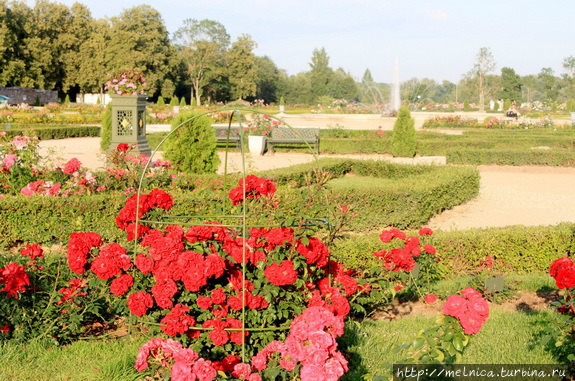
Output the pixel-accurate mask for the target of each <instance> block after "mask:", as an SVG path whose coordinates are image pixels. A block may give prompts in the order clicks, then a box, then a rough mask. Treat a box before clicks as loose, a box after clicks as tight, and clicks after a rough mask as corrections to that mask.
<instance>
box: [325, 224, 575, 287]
mask: <svg viewBox="0 0 575 381" xmlns="http://www.w3.org/2000/svg"><path fill="white" fill-rule="evenodd" d="M411 234H413V235H417V232H411ZM432 241H433V244H434V246H435V247H436V248H437V253H438V255H439V256H440V257H441V258H443V260H444V261H445V263H446V264H447V266H448V267H449V269H450V270H451V274H452V275H453V276H454V277H456V276H457V275H459V274H463V273H467V272H469V271H470V270H473V269H477V266H478V265H479V263H480V260H482V259H484V258H485V257H486V256H488V255H489V256H491V257H492V258H494V259H495V266H496V269H497V270H501V271H504V272H514V273H519V274H527V273H531V272H547V271H548V270H549V265H550V264H551V262H552V261H553V260H555V259H557V258H560V257H563V256H566V255H570V254H573V253H575V224H573V223H561V224H559V225H555V226H520V225H518V226H510V227H504V228H489V229H470V230H462V231H452V232H441V231H438V232H435V233H434V234H433V236H432ZM381 248H382V243H381V241H380V240H379V233H370V234H364V235H353V236H349V237H348V238H347V239H342V240H339V241H336V243H335V245H334V247H333V249H332V251H331V253H332V255H334V256H335V257H336V258H338V259H340V260H342V261H343V262H344V264H345V265H346V266H349V267H350V268H356V269H358V268H360V269H361V268H366V267H367V266H369V265H371V264H374V263H377V262H376V261H375V260H374V259H373V257H372V254H373V253H374V252H375V251H378V250H381Z"/></svg>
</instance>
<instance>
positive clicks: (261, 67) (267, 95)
mask: <svg viewBox="0 0 575 381" xmlns="http://www.w3.org/2000/svg"><path fill="white" fill-rule="evenodd" d="M255 68H256V86H257V89H256V96H255V97H256V98H257V99H263V100H264V101H265V102H266V103H267V104H270V103H274V102H277V101H278V100H279V97H280V96H281V94H279V92H280V89H281V78H282V75H281V73H280V70H279V69H278V67H277V66H276V64H275V63H274V61H272V59H271V58H269V57H267V56H264V57H256V60H255Z"/></svg>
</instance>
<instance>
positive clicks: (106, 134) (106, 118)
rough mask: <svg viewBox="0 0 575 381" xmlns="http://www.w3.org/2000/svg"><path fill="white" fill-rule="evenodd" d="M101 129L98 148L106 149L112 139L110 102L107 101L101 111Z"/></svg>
mask: <svg viewBox="0 0 575 381" xmlns="http://www.w3.org/2000/svg"><path fill="white" fill-rule="evenodd" d="M101 123H102V130H101V132H100V149H102V150H103V151H106V150H107V149H108V148H109V147H110V142H111V141H112V102H108V104H107V105H106V110H104V112H103V113H102V122H101Z"/></svg>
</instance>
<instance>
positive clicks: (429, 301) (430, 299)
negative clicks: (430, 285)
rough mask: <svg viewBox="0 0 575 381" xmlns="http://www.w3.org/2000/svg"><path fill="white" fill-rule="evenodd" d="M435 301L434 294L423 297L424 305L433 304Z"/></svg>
mask: <svg viewBox="0 0 575 381" xmlns="http://www.w3.org/2000/svg"><path fill="white" fill-rule="evenodd" d="M436 301H437V296H435V294H429V295H426V296H425V303H427V304H433V303H435V302H436Z"/></svg>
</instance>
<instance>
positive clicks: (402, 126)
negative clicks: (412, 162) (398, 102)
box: [391, 106, 417, 157]
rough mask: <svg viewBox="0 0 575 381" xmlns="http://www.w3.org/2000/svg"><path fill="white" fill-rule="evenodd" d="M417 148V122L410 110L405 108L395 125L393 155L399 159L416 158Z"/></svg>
mask: <svg viewBox="0 0 575 381" xmlns="http://www.w3.org/2000/svg"><path fill="white" fill-rule="evenodd" d="M416 148H417V138H416V135H415V121H414V120H413V118H412V117H411V113H410V112H409V109H408V108H407V107H405V106H403V107H401V108H400V109H399V114H398V115H397V119H396V120H395V124H394V125H393V136H392V142H391V154H392V155H393V156H399V157H414V156H415V152H416Z"/></svg>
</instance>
